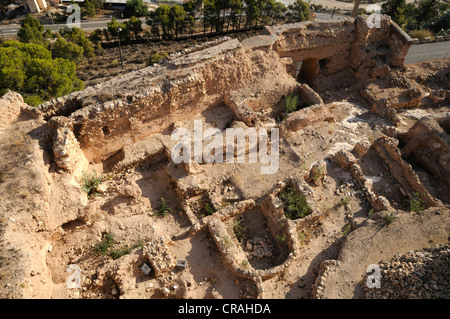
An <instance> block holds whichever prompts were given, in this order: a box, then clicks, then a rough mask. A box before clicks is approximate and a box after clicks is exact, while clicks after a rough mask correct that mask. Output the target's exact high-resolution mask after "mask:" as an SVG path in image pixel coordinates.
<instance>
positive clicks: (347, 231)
mask: <svg viewBox="0 0 450 319" xmlns="http://www.w3.org/2000/svg"><path fill="white" fill-rule="evenodd" d="M350 230H352V225H350V224H346V225H345V226H344V229H343V230H342V236H344V237H345V236H347V234H348V233H349V232H350Z"/></svg>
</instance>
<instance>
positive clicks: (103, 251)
mask: <svg viewBox="0 0 450 319" xmlns="http://www.w3.org/2000/svg"><path fill="white" fill-rule="evenodd" d="M113 245H114V238H113V236H112V235H111V234H109V233H106V234H103V238H102V242H101V243H100V244H99V245H98V246H97V247H95V252H96V253H97V254H100V255H103V256H106V255H107V254H108V252H109V250H110V249H111V248H112V246H113Z"/></svg>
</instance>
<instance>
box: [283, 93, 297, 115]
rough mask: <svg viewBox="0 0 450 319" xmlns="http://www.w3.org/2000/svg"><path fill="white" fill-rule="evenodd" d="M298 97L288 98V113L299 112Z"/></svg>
mask: <svg viewBox="0 0 450 319" xmlns="http://www.w3.org/2000/svg"><path fill="white" fill-rule="evenodd" d="M297 104H298V95H288V96H286V113H287V114H289V113H292V112H295V111H296V110H297Z"/></svg>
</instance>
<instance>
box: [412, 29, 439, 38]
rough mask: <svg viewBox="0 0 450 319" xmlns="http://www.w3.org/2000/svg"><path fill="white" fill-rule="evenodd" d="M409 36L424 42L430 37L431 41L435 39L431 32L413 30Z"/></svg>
mask: <svg viewBox="0 0 450 319" xmlns="http://www.w3.org/2000/svg"><path fill="white" fill-rule="evenodd" d="M409 36H410V37H411V38H417V39H419V40H423V39H425V38H428V37H430V38H431V40H433V39H434V35H433V33H432V32H431V31H430V30H411V31H409Z"/></svg>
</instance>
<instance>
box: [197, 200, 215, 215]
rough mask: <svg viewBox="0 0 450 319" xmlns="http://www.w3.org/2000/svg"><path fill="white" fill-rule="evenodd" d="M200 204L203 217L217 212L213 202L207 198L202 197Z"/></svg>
mask: <svg viewBox="0 0 450 319" xmlns="http://www.w3.org/2000/svg"><path fill="white" fill-rule="evenodd" d="M198 204H199V210H198V212H199V214H200V216H201V217H205V216H209V215H212V214H214V213H215V212H216V210H215V209H214V207H213V206H212V204H211V202H210V201H209V200H207V199H200V200H199V201H198Z"/></svg>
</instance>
